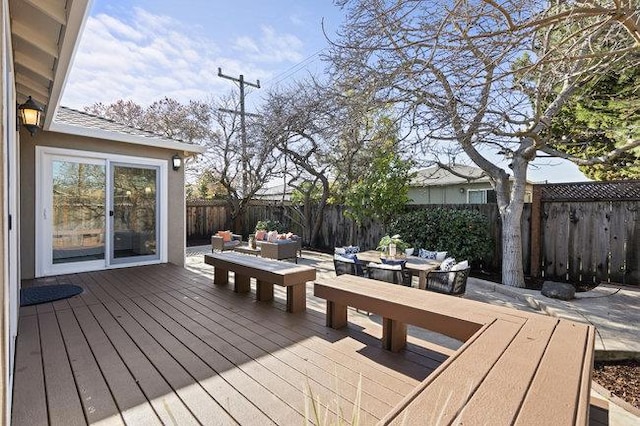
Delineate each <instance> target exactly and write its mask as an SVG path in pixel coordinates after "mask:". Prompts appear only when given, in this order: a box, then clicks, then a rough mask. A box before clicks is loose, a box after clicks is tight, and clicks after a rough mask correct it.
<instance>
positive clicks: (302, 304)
mask: <svg viewBox="0 0 640 426" xmlns="http://www.w3.org/2000/svg"><path fill="white" fill-rule="evenodd" d="M305 309H307V285H306V283H299V284H294V285H290V286H287V312H293V313H295V312H302V311H304V310H305Z"/></svg>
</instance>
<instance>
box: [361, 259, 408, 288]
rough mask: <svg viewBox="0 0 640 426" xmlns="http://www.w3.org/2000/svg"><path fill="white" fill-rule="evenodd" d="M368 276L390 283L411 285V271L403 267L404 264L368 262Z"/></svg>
mask: <svg viewBox="0 0 640 426" xmlns="http://www.w3.org/2000/svg"><path fill="white" fill-rule="evenodd" d="M367 272H368V274H369V278H371V279H372V280H378V281H386V282H388V283H392V284H400V285H404V286H407V287H411V278H412V275H411V271H409V270H408V269H406V268H405V267H404V264H399V265H386V264H379V263H369V265H367Z"/></svg>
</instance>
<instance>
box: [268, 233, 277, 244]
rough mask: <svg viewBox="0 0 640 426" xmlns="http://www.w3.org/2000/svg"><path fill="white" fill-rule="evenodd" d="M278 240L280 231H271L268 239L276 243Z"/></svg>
mask: <svg viewBox="0 0 640 426" xmlns="http://www.w3.org/2000/svg"><path fill="white" fill-rule="evenodd" d="M277 240H278V231H269V232H268V233H267V241H269V242H270V243H274V242H276V241H277Z"/></svg>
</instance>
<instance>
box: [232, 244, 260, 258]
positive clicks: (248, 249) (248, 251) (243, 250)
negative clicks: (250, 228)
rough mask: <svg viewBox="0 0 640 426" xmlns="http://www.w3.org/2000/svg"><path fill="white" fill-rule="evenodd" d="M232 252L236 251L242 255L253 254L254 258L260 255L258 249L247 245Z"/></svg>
mask: <svg viewBox="0 0 640 426" xmlns="http://www.w3.org/2000/svg"><path fill="white" fill-rule="evenodd" d="M233 251H237V252H238V253H244V254H253V255H255V256H258V255H259V254H260V247H256V248H253V247H251V246H248V245H246V246H245V245H241V246H237V247H235V248H234V249H233Z"/></svg>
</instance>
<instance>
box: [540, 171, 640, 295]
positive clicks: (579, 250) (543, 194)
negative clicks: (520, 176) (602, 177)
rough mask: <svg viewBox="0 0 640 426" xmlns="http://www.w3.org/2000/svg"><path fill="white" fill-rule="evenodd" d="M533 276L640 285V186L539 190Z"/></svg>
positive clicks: (621, 184)
mask: <svg viewBox="0 0 640 426" xmlns="http://www.w3.org/2000/svg"><path fill="white" fill-rule="evenodd" d="M532 211H533V216H532V218H533V220H532V223H531V236H532V239H531V256H532V257H531V275H533V276H541V277H544V278H546V279H550V280H557V281H568V282H571V283H574V284H578V285H579V286H582V287H587V288H588V287H593V286H595V285H597V284H599V283H600V282H611V283H620V284H626V285H634V286H638V285H640V181H624V182H587V183H568V184H548V185H536V186H535V187H534V194H533V204H532Z"/></svg>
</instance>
